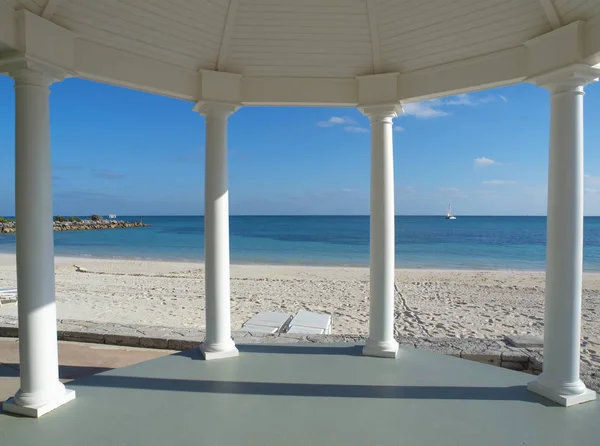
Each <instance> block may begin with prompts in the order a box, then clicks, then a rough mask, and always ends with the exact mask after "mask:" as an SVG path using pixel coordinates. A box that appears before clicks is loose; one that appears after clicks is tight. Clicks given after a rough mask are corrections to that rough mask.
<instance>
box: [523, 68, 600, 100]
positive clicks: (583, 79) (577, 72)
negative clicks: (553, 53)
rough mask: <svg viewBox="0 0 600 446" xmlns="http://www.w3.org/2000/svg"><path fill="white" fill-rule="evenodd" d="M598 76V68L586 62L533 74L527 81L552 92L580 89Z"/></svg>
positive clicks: (599, 73)
mask: <svg viewBox="0 0 600 446" xmlns="http://www.w3.org/2000/svg"><path fill="white" fill-rule="evenodd" d="M599 77H600V68H594V67H591V66H589V65H586V64H573V65H568V66H566V67H563V68H560V69H558V70H555V71H551V72H549V73H544V74H541V75H539V76H535V77H533V78H531V79H529V80H528V81H529V82H531V83H533V84H535V85H537V86H538V87H543V88H546V89H548V90H550V91H551V92H552V93H562V92H566V91H581V90H580V89H581V87H584V86H585V85H587V84H590V83H592V82H596V81H597V80H598V78H599Z"/></svg>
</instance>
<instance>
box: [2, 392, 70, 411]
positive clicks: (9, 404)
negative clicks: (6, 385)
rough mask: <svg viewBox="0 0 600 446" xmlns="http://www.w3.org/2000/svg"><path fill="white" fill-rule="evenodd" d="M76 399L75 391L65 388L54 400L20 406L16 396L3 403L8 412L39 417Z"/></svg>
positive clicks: (3, 407) (3, 408)
mask: <svg viewBox="0 0 600 446" xmlns="http://www.w3.org/2000/svg"><path fill="white" fill-rule="evenodd" d="M74 399H75V391H74V390H71V389H64V391H63V392H60V393H59V394H58V395H56V396H55V397H54V398H53V399H52V400H50V401H48V402H46V403H44V404H39V405H32V406H20V405H18V404H17V403H15V398H14V397H13V398H9V399H8V400H6V401H5V402H4V403H3V404H2V410H4V412H8V413H14V414H17V415H24V416H26V417H31V418H39V417H41V416H42V415H46V414H47V413H48V412H50V411H52V410H54V409H56V408H57V407H60V406H62V405H63V404H66V403H68V402H69V401H71V400H74Z"/></svg>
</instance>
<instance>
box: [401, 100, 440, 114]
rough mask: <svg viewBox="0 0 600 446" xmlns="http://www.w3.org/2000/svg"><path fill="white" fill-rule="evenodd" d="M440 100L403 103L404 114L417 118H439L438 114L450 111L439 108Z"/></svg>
mask: <svg viewBox="0 0 600 446" xmlns="http://www.w3.org/2000/svg"><path fill="white" fill-rule="evenodd" d="M441 105H442V102H441V101H440V100H439V99H433V100H431V101H422V102H413V103H411V104H406V105H403V106H402V108H403V109H404V114H405V115H412V116H415V117H417V118H422V119H428V118H439V117H440V116H448V115H450V113H448V112H445V111H444V110H441V109H440V107H441Z"/></svg>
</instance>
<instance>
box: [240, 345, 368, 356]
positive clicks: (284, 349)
mask: <svg viewBox="0 0 600 446" xmlns="http://www.w3.org/2000/svg"><path fill="white" fill-rule="evenodd" d="M236 347H237V349H238V350H239V352H240V353H270V354H290V355H326V356H362V349H363V346H362V345H349V346H348V347H340V346H336V347H332V346H326V345H315V346H314V347H313V346H311V345H297V344H291V345H278V344H237V345H236Z"/></svg>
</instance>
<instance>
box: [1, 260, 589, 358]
mask: <svg viewBox="0 0 600 446" xmlns="http://www.w3.org/2000/svg"><path fill="white" fill-rule="evenodd" d="M75 265H77V266H79V267H81V268H84V269H85V270H86V272H78V271H77V270H76V267H75ZM368 279H369V271H368V269H367V268H351V267H315V266H273V265H233V266H232V267H231V322H232V329H233V330H236V329H239V328H240V327H241V325H242V324H243V323H244V322H245V321H246V320H247V319H249V318H250V317H251V316H252V315H254V314H255V313H257V312H259V311H282V312H289V313H290V314H293V313H296V312H297V311H298V310H301V309H305V310H309V311H316V312H323V313H329V314H331V315H332V316H333V332H334V333H338V334H341V333H347V334H361V335H366V334H367V331H368V319H369V280H368ZM583 284H584V292H583V311H582V312H583V330H582V331H583V332H582V336H583V344H582V345H583V347H582V353H583V360H584V361H586V362H590V365H596V366H600V355H599V353H600V315H599V309H598V303H599V302H600V274H599V273H586V274H584V283H583ZM15 286H16V268H15V257H14V255H7V254H5V255H0V288H7V287H15ZM396 286H397V289H398V293H397V297H396V303H395V307H396V333H397V334H401V335H404V336H415V337H456V338H467V337H471V338H499V337H503V336H504V335H507V334H516V333H523V334H524V333H528V334H534V335H540V336H541V335H542V333H543V316H544V309H543V300H544V273H543V272H527V271H467V270H400V269H399V270H397V271H396ZM56 298H57V308H58V317H59V318H61V319H75V320H88V321H96V322H118V323H124V324H127V323H135V324H145V325H156V326H171V327H178V326H182V327H198V328H202V327H204V324H205V319H204V280H203V265H202V264H201V263H192V262H187V263H186V262H182V263H178V262H160V261H146V260H144V261H140V260H105V259H91V258H68V257H57V258H56ZM0 314H11V315H16V308H15V307H14V306H7V307H4V308H2V309H0ZM594 363H595V364H594Z"/></svg>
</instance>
